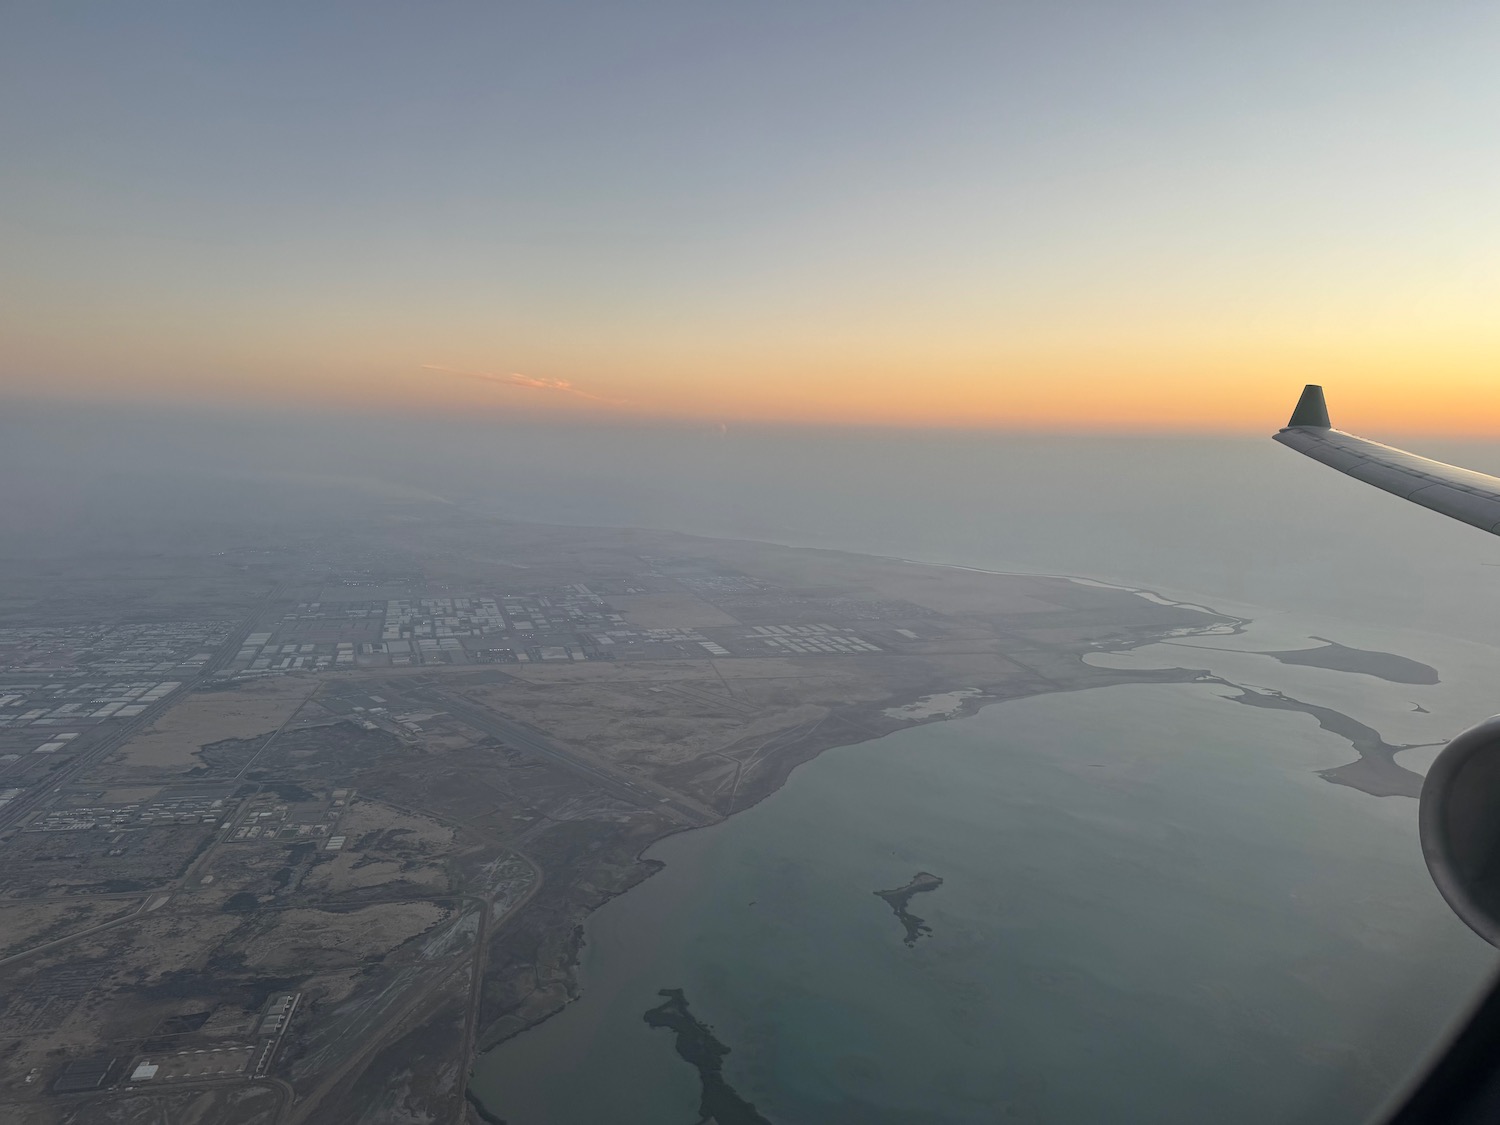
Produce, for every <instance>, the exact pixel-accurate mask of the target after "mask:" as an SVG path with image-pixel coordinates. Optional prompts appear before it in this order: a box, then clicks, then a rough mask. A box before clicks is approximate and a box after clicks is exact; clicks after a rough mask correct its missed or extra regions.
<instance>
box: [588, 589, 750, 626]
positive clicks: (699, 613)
mask: <svg viewBox="0 0 1500 1125" xmlns="http://www.w3.org/2000/svg"><path fill="white" fill-rule="evenodd" d="M609 604H610V605H612V606H614V607H615V610H616V612H618V613H620V614H621V615H622V616H623V617H624V618H625V620H626V621H628V622H630V624H632V625H634V626H635V627H636V628H638V629H711V628H713V627H714V626H716V625H737V624H739V622H738V621H737V620H736V619H735V618H733V617H730V616H729V614H727V613H725V612H724V611H723V610H722V609H720V608H719V607H718V606H714V605H710V604H709V603H708V602H706V601H704V600H703V599H702V598H699V597H695V596H694V595H692V594H611V595H610V598H609Z"/></svg>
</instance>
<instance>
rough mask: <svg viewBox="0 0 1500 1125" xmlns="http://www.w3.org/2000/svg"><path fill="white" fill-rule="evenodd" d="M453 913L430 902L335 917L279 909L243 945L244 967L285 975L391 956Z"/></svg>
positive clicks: (388, 905) (369, 908) (386, 905)
mask: <svg viewBox="0 0 1500 1125" xmlns="http://www.w3.org/2000/svg"><path fill="white" fill-rule="evenodd" d="M451 914H452V911H451V910H449V909H448V908H447V907H443V906H438V905H436V904H435V903H431V902H391V903H382V904H381V905H379V906H367V907H365V908H364V909H363V910H352V911H341V912H339V913H332V912H329V911H326V910H313V909H298V910H283V911H282V912H281V913H280V914H279V915H278V916H277V918H276V921H275V923H274V925H272V926H271V927H270V928H269V930H268V931H267V932H265V933H264V934H263V935H261V936H260V937H258V938H256V939H254V940H252V941H250V942H248V943H247V945H246V949H245V963H246V964H247V965H252V966H254V967H255V968H258V969H266V970H269V971H282V970H284V971H287V972H306V971H307V970H308V969H309V968H312V967H324V966H327V967H332V966H334V965H351V964H355V963H357V962H359V961H362V960H363V959H364V958H366V957H369V956H372V955H376V954H383V953H387V952H389V951H390V950H391V949H393V948H395V947H396V946H398V945H400V944H401V943H402V942H404V941H407V940H409V939H411V938H414V937H416V936H417V935H418V934H421V933H425V932H426V931H428V930H430V929H431V928H432V927H433V926H436V925H437V924H438V923H439V922H442V921H443V920H445V919H446V918H448V917H450V916H451Z"/></svg>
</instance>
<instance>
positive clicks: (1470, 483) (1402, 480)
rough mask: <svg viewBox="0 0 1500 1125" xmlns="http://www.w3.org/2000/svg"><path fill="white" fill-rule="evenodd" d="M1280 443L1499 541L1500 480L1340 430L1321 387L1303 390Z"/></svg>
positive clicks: (1280, 436) (1281, 434)
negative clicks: (1335, 427)
mask: <svg viewBox="0 0 1500 1125" xmlns="http://www.w3.org/2000/svg"><path fill="white" fill-rule="evenodd" d="M1275 439H1276V440H1277V441H1279V442H1281V444H1282V445H1285V446H1288V447H1290V448H1292V449H1295V450H1296V451H1297V452H1298V453H1303V454H1306V455H1307V456H1308V457H1311V458H1312V459H1313V460H1314V461H1321V462H1323V464H1325V465H1328V466H1329V467H1331V468H1334V469H1337V470H1338V471H1339V472H1341V473H1346V474H1348V475H1349V476H1351V477H1353V478H1354V479H1355V480H1362V481H1364V482H1365V483H1366V484H1373V485H1374V486H1375V487H1376V488H1383V489H1385V490H1386V491H1387V492H1390V493H1393V494H1394V495H1396V496H1400V497H1401V498H1402V499H1403V500H1410V501H1411V502H1412V503H1414V504H1421V505H1422V506H1423V507H1424V508H1431V509H1432V510H1433V511H1434V512H1441V513H1442V514H1443V515H1445V516H1452V517H1453V518H1454V519H1456V520H1462V521H1463V522H1464V523H1467V524H1471V525H1472V526H1474V527H1477V528H1479V529H1480V530H1481V531H1488V532H1489V533H1490V534H1491V535H1500V478H1497V477H1492V476H1488V475H1486V474H1484V473H1476V472H1474V471H1473V470H1472V469H1460V468H1459V467H1458V466H1456V465H1445V464H1443V462H1441V461H1432V460H1429V459H1428V458H1426V457H1418V456H1417V455H1416V454H1415V453H1407V452H1406V451H1405V450H1402V449H1394V448H1392V447H1391V446H1389V445H1381V444H1380V443H1379V442H1378V441H1369V440H1367V439H1365V438H1362V437H1355V436H1354V435H1353V434H1346V433H1344V431H1343V430H1335V429H1334V428H1333V426H1332V424H1331V423H1330V422H1329V421H1328V405H1327V404H1326V403H1325V402H1324V401H1323V388H1322V387H1318V386H1313V385H1311V384H1309V385H1308V386H1307V387H1305V388H1304V389H1303V391H1302V397H1301V398H1300V399H1298V400H1297V409H1296V410H1294V411H1292V420H1291V421H1290V422H1288V423H1287V424H1286V427H1285V428H1284V429H1283V430H1282V431H1281V432H1280V433H1278V434H1276V435H1275Z"/></svg>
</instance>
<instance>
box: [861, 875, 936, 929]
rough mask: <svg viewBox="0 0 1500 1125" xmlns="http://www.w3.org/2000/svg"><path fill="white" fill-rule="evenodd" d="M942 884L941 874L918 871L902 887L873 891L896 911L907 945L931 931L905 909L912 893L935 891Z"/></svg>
mask: <svg viewBox="0 0 1500 1125" xmlns="http://www.w3.org/2000/svg"><path fill="white" fill-rule="evenodd" d="M942 885H943V880H942V877H941V876H938V875H934V874H932V872H930V871H918V872H917V873H916V874H915V875H913V876H912V877H911V882H909V883H907V884H906V885H905V886H904V887H896V888H895V889H894V890H889V891H876V892H875V893H876V894H877V895H879V896H880V897H881V898H883V899H885V901H886V902H887V903H889V904H890V908H891V909H892V910H894V911H895V912H896V917H897V918H899V919H901V924H902V925H903V926H905V927H906V938H905V939H904V940H905V942H906V945H907V947H908V948H909V947H911V946H914V945H916V944H917V939H918V938H919V937H921V936H922V935H923V934H930V933H932V927H931V926H929V925H928V924H927V923H926V922H925V921H924V920H922V919H921V918H919V917H917V916H916V915H915V914H913V913H912V912H911V911H910V910H908V909H906V907H907V904H908V903H909V902H911V899H912V895H919V894H921V893H922V892H923V891H935V890H937V889H938V888H939V887H941V886H942Z"/></svg>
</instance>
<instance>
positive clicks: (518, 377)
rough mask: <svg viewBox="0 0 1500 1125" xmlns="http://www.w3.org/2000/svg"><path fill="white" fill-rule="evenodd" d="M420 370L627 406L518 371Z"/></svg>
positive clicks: (429, 365)
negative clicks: (501, 372) (503, 372)
mask: <svg viewBox="0 0 1500 1125" xmlns="http://www.w3.org/2000/svg"><path fill="white" fill-rule="evenodd" d="M422 370H424V371H441V372H444V373H445V374H448V375H458V376H461V377H463V378H465V379H478V380H480V381H481V382H485V383H499V384H500V385H501V386H504V387H525V388H527V389H529V390H534V391H556V392H558V393H559V394H564V395H572V396H574V397H576V398H583V399H588V400H589V401H590V402H601V403H604V404H605V405H607V406H628V405H629V404H628V403H627V402H625V401H624V400H622V399H617V398H605V397H603V396H602V395H596V394H592V393H590V392H589V391H585V390H582V389H580V388H578V387H575V386H574V385H573V384H572V383H570V382H568V381H567V380H566V379H547V378H541V377H538V376H535V375H522V374H521V373H520V372H519V371H512V372H510V373H508V374H500V373H498V372H493V371H464V370H462V369H460V368H457V367H444V366H443V365H442V364H438V363H424V364H422Z"/></svg>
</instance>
